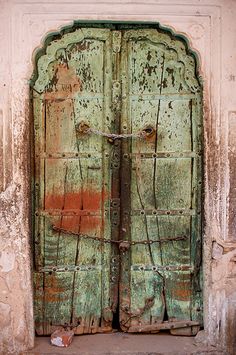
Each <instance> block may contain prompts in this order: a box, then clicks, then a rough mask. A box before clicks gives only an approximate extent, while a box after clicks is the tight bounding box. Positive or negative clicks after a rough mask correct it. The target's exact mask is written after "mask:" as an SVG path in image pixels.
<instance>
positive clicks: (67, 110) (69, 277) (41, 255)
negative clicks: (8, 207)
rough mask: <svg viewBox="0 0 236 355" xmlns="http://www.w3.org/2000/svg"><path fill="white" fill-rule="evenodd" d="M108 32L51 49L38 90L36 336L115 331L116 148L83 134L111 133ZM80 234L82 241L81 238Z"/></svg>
mask: <svg viewBox="0 0 236 355" xmlns="http://www.w3.org/2000/svg"><path fill="white" fill-rule="evenodd" d="M111 51H112V43H111V31H110V30H109V29H90V28H86V29H79V30H76V31H74V32H72V33H68V34H64V35H63V36H61V38H59V39H58V38H57V39H55V40H53V41H51V43H50V44H49V45H48V46H47V48H46V53H45V54H44V55H42V56H41V57H40V58H39V59H38V61H37V73H38V76H37V80H36V81H35V82H34V85H33V88H32V93H33V110H34V140H35V159H34V181H33V184H34V231H35V232H34V233H35V235H34V270H35V272H34V283H35V287H34V289H35V327H36V332H37V334H40V335H47V334H50V333H51V332H52V331H53V330H54V329H55V327H56V326H58V325H71V326H73V327H76V333H77V334H82V333H96V332H104V331H109V330H111V323H112V314H113V313H112V311H111V304H112V294H111V290H110V259H111V255H114V250H112V248H113V247H112V245H111V244H110V243H102V242H100V241H98V240H92V239H89V238H86V235H88V236H92V237H98V238H102V239H110V238H111V235H110V234H111V226H110V217H109V210H110V198H111V193H110V191H111V186H110V185H111V180H112V179H111V176H110V175H111V170H110V161H109V156H111V149H112V146H111V145H109V144H107V143H106V141H105V140H104V139H102V137H99V136H95V135H93V136H92V135H91V136H90V135H86V134H83V133H81V132H80V129H79V124H80V122H81V121H83V122H85V123H87V124H88V125H89V126H92V127H93V128H95V129H97V130H101V131H106V132H108V133H109V132H111V131H112V125H113V117H112V112H111V90H112V63H111V60H112V53H111ZM76 233H77V234H79V233H81V234H82V235H85V237H82V238H79V237H78V236H77V235H76Z"/></svg>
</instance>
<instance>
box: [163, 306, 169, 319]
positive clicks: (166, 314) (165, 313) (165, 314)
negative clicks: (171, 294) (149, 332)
mask: <svg viewBox="0 0 236 355" xmlns="http://www.w3.org/2000/svg"><path fill="white" fill-rule="evenodd" d="M167 320H169V316H168V313H167V309H166V307H165V311H164V317H163V321H164V322H165V321H167Z"/></svg>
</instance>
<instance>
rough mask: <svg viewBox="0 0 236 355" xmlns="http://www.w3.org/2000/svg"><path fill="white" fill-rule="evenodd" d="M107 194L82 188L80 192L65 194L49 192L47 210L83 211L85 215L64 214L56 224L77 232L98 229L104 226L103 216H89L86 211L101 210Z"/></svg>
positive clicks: (46, 202) (46, 203)
mask: <svg viewBox="0 0 236 355" xmlns="http://www.w3.org/2000/svg"><path fill="white" fill-rule="evenodd" d="M106 196H107V194H105V193H102V192H98V191H95V190H92V189H90V190H82V191H80V192H71V193H66V194H65V195H57V194H48V195H47V196H46V197H45V210H50V209H57V210H58V209H59V210H61V211H65V212H66V211H68V210H69V211H70V212H72V213H73V210H74V211H75V212H76V213H77V214H78V212H79V211H83V213H84V214H85V215H80V216H79V215H77V216H62V217H61V218H58V220H57V222H56V223H54V226H55V227H57V228H62V229H65V230H68V231H71V232H75V233H78V232H80V233H87V232H89V231H91V230H93V231H94V230H98V231H99V229H100V228H101V226H102V216H89V215H86V213H89V212H99V211H100V210H101V209H102V203H103V201H104V200H105V198H106Z"/></svg>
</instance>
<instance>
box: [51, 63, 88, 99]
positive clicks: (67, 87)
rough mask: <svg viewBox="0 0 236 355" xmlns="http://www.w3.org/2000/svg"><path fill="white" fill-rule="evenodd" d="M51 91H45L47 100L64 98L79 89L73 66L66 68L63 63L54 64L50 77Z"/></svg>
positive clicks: (79, 83) (78, 79)
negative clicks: (51, 77)
mask: <svg viewBox="0 0 236 355" xmlns="http://www.w3.org/2000/svg"><path fill="white" fill-rule="evenodd" d="M52 84H53V86H52V88H51V90H52V89H53V90H52V91H47V92H45V94H44V98H45V99H47V100H55V99H66V98H67V97H68V96H71V94H74V93H76V92H78V91H81V81H80V78H79V77H78V76H77V75H76V72H75V70H74V69H73V68H68V67H67V65H66V64H65V63H59V64H57V65H56V66H55V74H54V77H53V79H52Z"/></svg>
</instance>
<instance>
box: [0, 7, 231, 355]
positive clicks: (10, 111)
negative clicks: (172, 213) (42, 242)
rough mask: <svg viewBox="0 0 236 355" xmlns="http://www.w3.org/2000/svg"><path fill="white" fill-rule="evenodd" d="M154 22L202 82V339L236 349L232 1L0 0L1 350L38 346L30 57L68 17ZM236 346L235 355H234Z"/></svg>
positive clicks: (228, 349) (17, 349) (0, 352)
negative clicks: (191, 61) (189, 51)
mask: <svg viewBox="0 0 236 355" xmlns="http://www.w3.org/2000/svg"><path fill="white" fill-rule="evenodd" d="M78 19H81V20H82V19H91V20H98V19H99V20H127V21H133V20H135V21H157V22H160V23H161V25H163V26H167V27H170V28H172V29H173V30H174V31H175V32H177V33H182V34H184V35H185V36H186V37H187V38H188V39H189V41H190V45H191V47H192V48H193V49H194V50H195V51H196V52H197V53H198V54H199V58H200V66H201V74H202V77H203V79H204V100H205V110H204V111H205V112H204V127H205V205H204V208H205V230H204V289H205V294H204V315H205V333H206V341H208V342H209V343H213V344H215V345H221V346H222V347H223V348H224V349H227V352H228V353H231V354H233V353H235V352H236V336H235V329H236V219H235V218H234V210H235V209H236V165H235V164H236V163H235V161H236V159H234V158H236V51H235V48H236V20H235V19H236V1H234V0H169V1H164V0H160V1H158V0H129V1H128V0H127V1H125V0H114V1H112V0H97V1H95V0H87V1H85V0H77V1H76V0H64V1H62V0H61V1H60V0H51V1H50V2H48V1H46V0H25V1H23V0H0V191H1V193H0V211H1V215H0V242H1V244H0V354H18V353H19V352H20V351H21V350H24V349H27V348H30V347H32V346H33V342H34V327H33V311H32V286H31V264H30V255H31V250H30V243H31V231H30V223H29V211H30V199H29V181H30V180H29V150H30V144H29V136H30V124H29V123H30V115H29V84H28V81H29V79H30V77H31V74H32V72H33V56H32V54H33V51H34V50H35V48H37V47H39V46H41V45H42V43H43V38H44V36H45V35H46V34H47V33H48V32H52V31H58V29H59V28H60V27H61V26H65V25H69V24H71V23H72V22H73V20H78ZM233 349H234V350H233Z"/></svg>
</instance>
